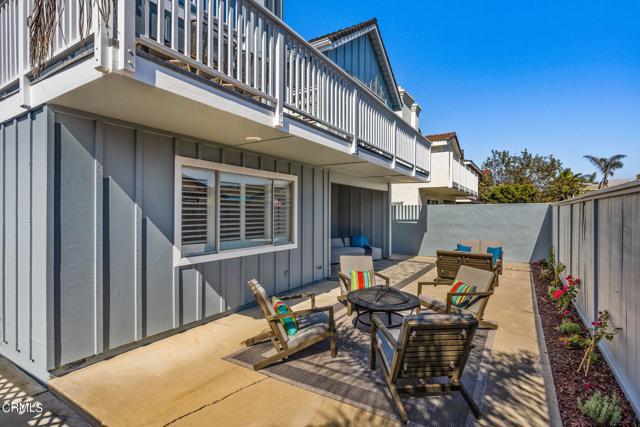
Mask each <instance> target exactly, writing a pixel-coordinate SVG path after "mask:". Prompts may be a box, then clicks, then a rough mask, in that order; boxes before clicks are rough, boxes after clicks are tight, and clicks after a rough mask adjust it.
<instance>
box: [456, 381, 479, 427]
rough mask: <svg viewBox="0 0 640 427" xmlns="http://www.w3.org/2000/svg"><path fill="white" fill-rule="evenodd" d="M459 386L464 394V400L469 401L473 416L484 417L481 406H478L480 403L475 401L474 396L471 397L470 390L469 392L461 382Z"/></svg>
mask: <svg viewBox="0 0 640 427" xmlns="http://www.w3.org/2000/svg"><path fill="white" fill-rule="evenodd" d="M458 387H459V390H460V394H462V397H464V400H466V401H467V405H469V408H471V412H473V416H474V417H476V419H480V417H482V412H480V408H478V405H476V402H474V401H473V398H472V397H471V395H469V392H467V389H466V388H464V386H463V385H462V384H460V385H459V386H458Z"/></svg>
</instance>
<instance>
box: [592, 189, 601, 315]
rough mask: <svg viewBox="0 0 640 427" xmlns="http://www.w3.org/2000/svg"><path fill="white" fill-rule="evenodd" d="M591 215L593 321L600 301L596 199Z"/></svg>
mask: <svg viewBox="0 0 640 427" xmlns="http://www.w3.org/2000/svg"><path fill="white" fill-rule="evenodd" d="M592 209H593V212H592V215H591V218H593V229H592V233H593V253H592V256H593V262H592V265H593V319H597V318H598V307H599V305H600V301H599V300H598V286H599V283H598V273H599V271H598V264H599V263H600V259H599V253H598V246H599V240H600V239H599V236H598V234H599V232H600V228H599V227H598V199H593V205H592Z"/></svg>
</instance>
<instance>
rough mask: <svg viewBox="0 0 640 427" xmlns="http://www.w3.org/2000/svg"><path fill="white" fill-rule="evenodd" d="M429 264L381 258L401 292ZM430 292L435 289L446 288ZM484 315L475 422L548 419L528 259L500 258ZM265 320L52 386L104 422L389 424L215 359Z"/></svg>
mask: <svg viewBox="0 0 640 427" xmlns="http://www.w3.org/2000/svg"><path fill="white" fill-rule="evenodd" d="M414 263H419V264H420V265H418V267H420V268H419V269H418V271H419V274H413V275H407V274H406V273H403V271H406V270H411V271H416V265H417V264H414ZM432 263H433V259H432V258H427V257H414V258H409V259H404V260H402V261H397V262H395V263H394V262H385V265H388V267H387V268H386V269H385V270H383V272H384V273H386V274H388V275H390V276H391V277H392V279H395V281H398V280H400V279H406V280H405V281H404V283H405V286H404V288H403V290H406V291H409V292H415V290H416V287H417V286H416V282H417V280H418V279H420V280H428V279H430V278H432V277H434V276H435V269H434V268H431V269H430V271H428V273H426V274H421V272H423V271H427V270H428V269H429V268H430V267H432V265H433V264H432ZM409 267H411V268H409ZM307 290H308V291H310V292H315V293H316V294H317V295H318V296H317V304H318V305H334V304H335V303H336V295H337V294H338V288H337V284H336V282H332V281H325V282H322V283H318V284H315V285H313V286H311V287H309V288H307ZM429 292H430V293H432V294H433V295H434V296H438V295H440V296H442V295H444V294H445V293H446V287H444V286H440V287H438V288H436V289H430V290H429ZM305 304H308V302H306V303H301V304H300V307H305V306H306V305H305ZM336 314H337V316H345V315H346V310H344V309H342V310H340V311H339V312H338V313H336ZM485 319H487V320H491V321H493V322H496V323H497V324H498V325H499V328H498V330H497V333H496V335H495V340H494V343H493V349H492V366H491V371H490V372H489V376H488V383H487V388H486V395H485V398H484V401H483V403H482V409H483V412H484V417H483V419H482V420H481V421H480V422H478V423H477V425H481V426H510V425H514V426H515V425H518V426H521V425H529V426H546V425H548V424H549V421H548V418H549V415H548V409H547V404H546V400H545V387H544V380H543V377H542V374H541V369H540V366H539V361H538V359H539V350H538V344H537V338H536V330H535V322H534V315H533V309H532V299H531V282H530V273H529V266H528V265H526V264H511V265H507V266H506V268H505V271H504V274H503V276H502V278H501V281H500V286H499V287H498V288H497V290H496V293H495V295H494V296H493V297H492V299H491V301H490V302H489V305H488V308H487V311H486V314H485ZM265 326H266V323H265V321H264V320H263V319H261V317H260V315H259V313H258V309H257V308H253V309H248V310H245V311H242V312H239V313H235V314H232V315H229V316H227V317H224V318H221V319H219V320H216V321H213V322H210V323H207V324H205V325H202V326H198V327H195V328H193V329H190V330H188V331H186V332H183V333H180V334H177V335H174V336H171V337H169V338H165V339H163V340H160V341H157V342H155V343H152V344H149V345H147V346H145V347H141V348H138V349H135V350H132V351H129V352H127V353H124V354H121V355H119V356H116V357H113V358H111V359H109V360H105V361H102V362H99V363H96V364H94V365H91V366H88V367H85V368H83V369H80V370H77V371H75V372H72V373H69V374H67V375H64V376H61V377H58V378H55V379H53V380H52V381H51V388H52V389H53V390H54V391H55V392H56V393H59V394H61V395H63V396H64V397H65V398H67V399H69V400H70V401H72V402H73V403H74V404H75V405H77V406H78V407H81V408H82V409H83V410H85V411H86V412H88V413H89V414H91V416H92V417H94V418H95V419H97V420H100V422H102V423H103V424H105V425H108V426H128V427H133V426H175V427H178V426H199V427H200V426H225V427H227V426H229V427H231V426H243V427H245V426H246V427H250V426H256V427H257V426H260V427H262V426H292V427H293V426H296V427H297V426H336V427H337V426H388V425H396V422H395V421H391V420H388V419H385V418H381V417H377V416H374V415H372V414H370V413H368V412H365V411H363V410H361V409H358V408H355V407H353V406H350V405H348V404H345V403H341V402H339V401H336V400H333V399H330V398H327V397H324V396H321V395H318V394H315V393H313V392H310V391H306V390H303V389H300V388H298V387H295V386H292V385H289V384H286V383H283V382H280V381H278V380H275V379H273V378H271V377H267V376H265V375H263V374H261V373H260V372H254V371H251V370H249V369H245V368H242V367H240V366H237V365H235V364H232V363H229V362H226V361H223V360H222V358H223V357H224V356H227V355H228V354H230V353H232V352H233V351H235V350H237V349H238V348H240V347H241V345H240V343H241V341H243V340H244V339H246V338H248V337H251V336H253V335H255V334H256V333H258V332H260V331H261V330H262V329H263V328H264V327H265ZM338 350H339V349H338Z"/></svg>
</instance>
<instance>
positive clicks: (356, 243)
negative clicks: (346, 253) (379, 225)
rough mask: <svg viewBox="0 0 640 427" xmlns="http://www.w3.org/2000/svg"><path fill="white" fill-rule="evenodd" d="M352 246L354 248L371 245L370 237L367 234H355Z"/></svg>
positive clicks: (352, 238)
mask: <svg viewBox="0 0 640 427" xmlns="http://www.w3.org/2000/svg"><path fill="white" fill-rule="evenodd" d="M351 246H352V247H354V248H362V247H364V246H369V239H367V238H366V237H365V236H362V235H360V236H353V237H351Z"/></svg>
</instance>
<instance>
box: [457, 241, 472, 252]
mask: <svg viewBox="0 0 640 427" xmlns="http://www.w3.org/2000/svg"><path fill="white" fill-rule="evenodd" d="M456 251H460V252H471V246H465V245H461V244H460V243H458V246H456Z"/></svg>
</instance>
